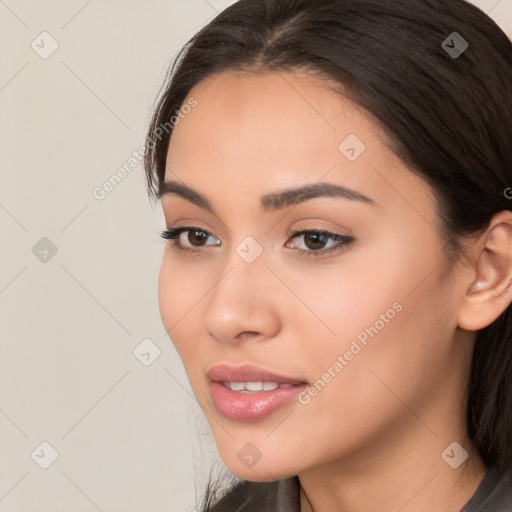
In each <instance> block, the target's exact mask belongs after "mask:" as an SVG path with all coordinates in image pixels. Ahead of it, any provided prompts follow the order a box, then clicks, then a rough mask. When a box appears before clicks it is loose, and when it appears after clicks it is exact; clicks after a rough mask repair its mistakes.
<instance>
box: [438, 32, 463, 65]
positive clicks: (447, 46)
mask: <svg viewBox="0 0 512 512" xmlns="http://www.w3.org/2000/svg"><path fill="white" fill-rule="evenodd" d="M441 48H442V49H443V50H444V51H445V52H446V53H447V54H448V55H449V56H450V57H451V58H452V59H458V58H459V57H460V56H461V55H462V54H463V53H464V52H465V51H466V50H467V49H468V48H469V43H468V42H467V41H466V40H465V39H464V38H463V37H462V36H461V35H460V34H459V33H458V32H452V33H451V34H450V35H449V36H448V37H447V38H446V39H445V40H444V41H443V42H442V44H441Z"/></svg>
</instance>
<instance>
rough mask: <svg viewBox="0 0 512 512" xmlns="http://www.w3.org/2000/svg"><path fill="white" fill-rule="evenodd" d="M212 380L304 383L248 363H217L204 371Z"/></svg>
mask: <svg viewBox="0 0 512 512" xmlns="http://www.w3.org/2000/svg"><path fill="white" fill-rule="evenodd" d="M206 375H207V377H208V378H209V379H210V380H212V381H213V382H275V383H277V384H305V383H306V382H305V381H303V380H301V379H294V378H289V377H284V376H282V375H277V374H276V373H273V372H271V371H269V370H266V369H265V368H259V367H257V366H252V365H250V364H245V365H243V366H236V367H235V366H230V365H229V364H218V365H215V366H212V367H211V368H210V369H209V370H208V372H207V373H206Z"/></svg>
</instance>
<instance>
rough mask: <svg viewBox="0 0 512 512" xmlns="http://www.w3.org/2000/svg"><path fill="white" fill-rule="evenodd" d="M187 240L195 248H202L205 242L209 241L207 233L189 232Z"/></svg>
mask: <svg viewBox="0 0 512 512" xmlns="http://www.w3.org/2000/svg"><path fill="white" fill-rule="evenodd" d="M187 240H188V241H189V242H190V244H191V245H193V246H194V247H202V245H203V242H204V241H206V240H208V234H207V233H206V231H198V230H189V231H188V236H187Z"/></svg>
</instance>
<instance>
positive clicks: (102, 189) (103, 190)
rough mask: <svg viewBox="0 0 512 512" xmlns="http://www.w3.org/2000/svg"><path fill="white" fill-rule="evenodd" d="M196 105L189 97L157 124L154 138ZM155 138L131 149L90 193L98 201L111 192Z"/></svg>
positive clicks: (171, 126) (153, 145)
mask: <svg viewBox="0 0 512 512" xmlns="http://www.w3.org/2000/svg"><path fill="white" fill-rule="evenodd" d="M196 106H197V100H196V99H195V98H194V97H192V96H191V97H190V98H189V99H188V101H187V103H185V104H184V105H182V106H181V108H180V109H179V111H178V112H177V113H176V114H175V115H174V116H172V117H171V118H170V119H169V121H166V122H165V123H163V124H161V125H159V126H157V127H156V128H155V131H154V134H155V138H156V139H158V140H161V139H162V137H163V135H164V132H165V133H167V134H169V133H170V132H171V131H172V130H173V129H174V127H175V126H176V125H177V124H178V123H179V122H180V119H184V118H185V116H186V115H187V114H189V113H190V112H191V111H192V109H193V108H194V107H196ZM155 144H156V140H155V139H149V140H148V141H147V143H146V144H142V145H141V146H140V147H139V149H137V150H136V151H133V153H132V154H131V156H130V157H129V158H128V159H127V160H126V161H125V162H124V164H123V165H122V166H121V167H119V169H117V171H116V172H115V173H113V174H112V175H111V176H110V177H109V178H108V179H107V180H106V181H105V182H104V183H103V184H101V185H99V186H97V187H94V189H93V190H92V195H93V197H94V198H95V199H97V200H98V201H102V200H103V199H105V197H107V195H108V194H109V193H110V192H112V191H113V190H114V189H115V188H116V187H117V186H118V185H119V184H120V183H121V182H122V181H123V180H124V179H125V178H126V176H128V175H129V174H130V173H131V171H133V169H135V167H137V165H138V164H139V163H140V162H141V161H142V159H143V158H144V157H145V156H146V153H147V149H148V148H149V149H153V148H154V147H155Z"/></svg>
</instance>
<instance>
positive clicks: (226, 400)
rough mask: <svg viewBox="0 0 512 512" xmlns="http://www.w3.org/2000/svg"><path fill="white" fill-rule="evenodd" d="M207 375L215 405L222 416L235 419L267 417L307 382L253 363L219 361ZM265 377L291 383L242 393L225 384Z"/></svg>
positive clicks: (255, 419) (256, 380)
mask: <svg viewBox="0 0 512 512" xmlns="http://www.w3.org/2000/svg"><path fill="white" fill-rule="evenodd" d="M207 376H208V377H209V379H210V381H211V382H210V393H211V396H212V399H213V402H214V405H215V408H216V409H217V410H218V411H219V412H220V413H221V414H222V415H223V416H225V417H227V418H229V419H232V420H235V421H257V420H261V419H263V418H266V417H267V416H270V415H271V414H272V413H274V412H275V411H276V410H278V409H279V408H281V407H282V406H284V405H285V404H287V403H289V402H290V401H292V400H294V399H295V398H297V396H298V395H299V394H300V393H301V392H302V391H303V390H304V389H305V388H306V387H307V385H308V384H307V383H306V382H304V381H303V380H300V379H293V378H288V377H283V376H281V375H277V374H275V373H273V372H270V371H268V370H265V369H263V368H258V367H256V366H251V365H244V366H240V367H233V366H229V365H227V364H220V365H216V366H214V367H212V368H210V370H209V371H208V372H207ZM262 381H263V382H276V383H277V384H290V385H291V387H286V388H277V389H274V390H272V391H257V392H253V393H242V392H239V391H232V390H231V389H229V388H228V387H226V385H225V384H224V383H225V382H262Z"/></svg>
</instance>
